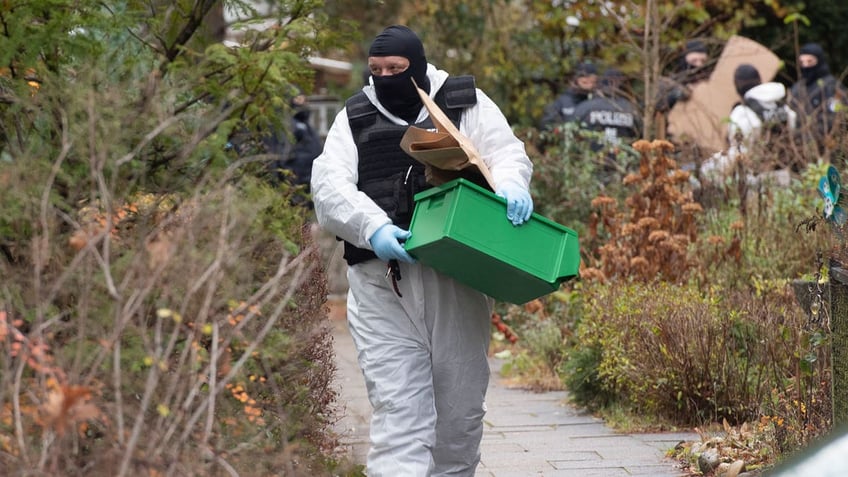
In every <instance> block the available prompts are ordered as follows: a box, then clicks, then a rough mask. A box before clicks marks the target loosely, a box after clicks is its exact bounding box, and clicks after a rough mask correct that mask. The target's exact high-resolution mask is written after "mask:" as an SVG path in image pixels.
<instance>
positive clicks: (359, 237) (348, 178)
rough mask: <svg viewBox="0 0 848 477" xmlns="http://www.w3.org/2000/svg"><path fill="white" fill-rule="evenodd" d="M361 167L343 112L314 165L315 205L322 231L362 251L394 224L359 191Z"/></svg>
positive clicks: (334, 122) (313, 199) (335, 122)
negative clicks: (385, 228) (389, 225)
mask: <svg viewBox="0 0 848 477" xmlns="http://www.w3.org/2000/svg"><path fill="white" fill-rule="evenodd" d="M358 163H359V156H358V152H357V148H356V144H355V143H354V141H353V134H352V132H351V130H350V124H349V123H348V119H347V112H346V110H344V109H342V110H341V111H340V112H339V114H337V115H336V118H335V120H334V121H333V125H332V126H331V127H330V131H329V132H328V133H327V139H326V140H325V142H324V150H323V152H322V153H321V155H320V156H318V157H317V158H316V159H315V161H314V162H313V163H312V181H311V190H312V202H313V203H314V204H315V215H316V217H317V219H318V224H319V225H321V227H323V228H324V229H325V230H327V231H328V232H330V233H333V234H335V235H337V236H338V237H340V238H342V239H344V240H347V241H348V242H350V243H352V244H353V245H355V246H357V247H359V248H364V249H369V250H370V249H372V248H371V244H370V243H369V241H368V239H369V238H371V236H372V235H374V232H376V231H377V229H379V228H380V227H382V226H383V225H385V224H387V223H390V222H391V220H390V219H389V217H388V215H386V212H385V211H383V209H381V208H380V206H378V205H377V204H376V203H375V202H374V201H373V200H371V198H370V197H368V196H367V195H365V194H364V193H362V192H360V191H359V189H358V188H357V187H356V183H357V182H358V180H359V173H358Z"/></svg>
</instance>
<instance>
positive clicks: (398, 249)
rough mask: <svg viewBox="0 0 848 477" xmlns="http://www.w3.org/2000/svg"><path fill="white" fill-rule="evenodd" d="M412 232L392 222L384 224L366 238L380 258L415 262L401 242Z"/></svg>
mask: <svg viewBox="0 0 848 477" xmlns="http://www.w3.org/2000/svg"><path fill="white" fill-rule="evenodd" d="M411 235H412V233H411V232H410V231H408V230H403V229H402V228H400V227H397V226H396V225H392V224H385V225H383V226H382V227H380V228H379V229H377V231H376V232H374V235H372V236H371V238H370V239H368V242H370V243H371V248H373V249H374V253H376V254H377V257H378V258H379V259H380V260H383V261H386V262H388V261H389V260H400V261H401V262H406V263H415V259H414V258H412V256H411V255H409V254H408V253H407V252H406V250H404V248H403V244H401V241H402V240H406V239H408V238H409V237H410V236H411Z"/></svg>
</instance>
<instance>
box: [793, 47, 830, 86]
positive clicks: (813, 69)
mask: <svg viewBox="0 0 848 477" xmlns="http://www.w3.org/2000/svg"><path fill="white" fill-rule="evenodd" d="M798 55H799V56H800V55H813V56H815V57H816V59H817V60H818V62H817V63H816V65H815V66H810V67H808V68H801V77H802V78H804V81H805V82H806V83H807V84H808V85H809V84H812V83H813V82H815V81H816V80H817V79H819V78H824V77H825V76H827V75H829V74H830V67H829V66H828V64H827V61H825V60H824V50H823V49H822V47H821V45H819V44H818V43H807V44H806V45H804V46H802V47H801V49H800V50H798Z"/></svg>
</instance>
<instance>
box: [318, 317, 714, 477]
mask: <svg viewBox="0 0 848 477" xmlns="http://www.w3.org/2000/svg"><path fill="white" fill-rule="evenodd" d="M340 314H341V313H338V312H337V313H336V314H334V315H333V316H331V319H332V322H333V324H334V337H335V351H336V360H337V366H338V379H337V385H338V388H339V392H340V399H339V401H340V402H341V403H345V404H346V413H345V415H344V417H343V419H342V420H341V422H339V426H338V430H339V432H340V433H341V434H342V442H343V444H344V445H345V446H347V447H348V448H349V449H350V453H351V455H352V457H353V459H354V460H355V461H356V462H357V463H365V455H366V453H367V452H368V423H369V420H370V416H371V408H370V405H369V403H368V398H367V395H366V391H365V383H364V380H363V378H362V374H361V373H360V371H359V367H358V365H357V363H356V352H355V350H354V347H353V341H352V340H351V338H350V334H349V333H348V331H347V322H346V321H345V319H344V317H343V316H339V315H340ZM490 364H491V367H492V378H491V380H490V383H489V390H488V394H487V398H486V405H487V407H488V412H487V413H486V417H485V425H486V427H485V431H484V434H483V442H482V460H481V463H480V465H479V466H478V468H477V474H476V477H527V476H546V477H624V476H632V475H640V476H651V477H678V476H682V475H686V474H685V473H684V472H682V471H681V470H679V469H678V468H677V467H676V465H675V463H674V462H672V461H670V460H668V459H666V458H665V457H664V456H665V451H666V450H668V449H670V448H672V447H674V446H675V445H676V444H677V443H678V442H680V441H682V440H687V441H688V440H696V439H698V436H697V434H695V433H662V434H616V433H615V432H614V431H613V430H612V429H610V428H608V427H607V426H606V425H604V423H603V421H602V420H600V419H597V418H595V417H592V416H591V415H589V414H586V413H584V412H581V411H579V410H576V409H575V408H574V407H572V406H570V405H568V404H566V398H567V393H566V392H548V393H533V392H529V391H523V390H518V389H508V388H507V387H505V386H504V385H503V383H502V381H503V380H502V379H501V376H500V374H499V373H498V370H499V369H500V365H501V364H502V363H501V361H500V360H498V359H496V358H491V360H490Z"/></svg>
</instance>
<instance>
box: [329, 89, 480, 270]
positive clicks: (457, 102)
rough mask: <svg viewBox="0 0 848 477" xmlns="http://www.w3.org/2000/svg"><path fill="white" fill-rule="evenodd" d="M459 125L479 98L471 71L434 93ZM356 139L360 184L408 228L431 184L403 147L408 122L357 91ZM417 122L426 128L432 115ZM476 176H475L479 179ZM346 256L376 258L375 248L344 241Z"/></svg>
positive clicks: (352, 110) (351, 118) (350, 111)
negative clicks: (389, 115)
mask: <svg viewBox="0 0 848 477" xmlns="http://www.w3.org/2000/svg"><path fill="white" fill-rule="evenodd" d="M433 100H434V101H435V103H436V104H437V105H438V106H439V107H440V108H441V109H442V111H443V112H444V113H445V115H447V117H448V118H449V119H450V120H451V121H452V122H453V124H454V125H455V126H456V127H457V128H459V122H460V119H461V118H462V112H463V111H464V110H465V109H466V108H468V107H471V106H473V105H475V104H477V93H476V86H475V84H474V77H473V76H451V77H449V78H448V79H447V80H446V81H445V84H444V85H442V87H441V89H439V91H438V92H437V93H436V96H435V97H434V98H433ZM345 109H346V110H347V117H348V122H349V123H350V129H351V131H352V133H353V141H354V142H355V143H356V148H357V150H358V151H359V165H358V172H359V182H357V187H358V188H359V190H361V191H362V192H364V193H365V194H366V195H368V197H370V198H371V199H372V200H374V202H376V203H377V205H379V206H380V208H382V209H383V210H385V211H386V213H387V214H388V216H389V218H390V219H392V223H394V224H395V225H397V226H398V227H400V228H402V229H408V228H409V224H410V222H411V221H412V211H413V207H414V202H413V196H414V195H415V194H417V193H418V192H421V191H422V190H425V189H428V188H430V187H432V186H431V185H429V184H427V183H426V181H425V179H424V165H423V164H421V163H420V162H418V161H416V160H415V159H413V158H412V157H411V156H409V155H408V154H406V153H405V152H403V149H401V147H400V140H401V138H402V137H403V135H404V133H406V130H407V129H408V128H409V126H401V125H398V124H394V123H393V122H391V121H390V120H388V119H387V118H386V117H385V116H383V115H382V114H381V113H380V112H379V111H378V110H377V107H376V106H374V105H373V104H371V101H369V100H368V97H367V96H365V93H363V92H361V91H360V92H359V93H357V94H355V95H354V96H352V97H351V98H350V99H348V100H347V102H346V103H345ZM414 126H416V127H419V128H422V129H428V128H432V127H433V121H432V120H431V119H430V117H429V116H428V117H427V119H425V120H424V121H422V122H420V123H417V124H415V125H414ZM475 182H476V181H475ZM344 245H345V250H344V259H345V260H346V261H347V263H348V265H354V264H356V263H360V262H364V261H366V260H370V259H372V258H377V256H376V255H375V254H374V252H373V251H371V250H367V249H362V248H358V247H356V246H354V245H353V244H351V243H350V242H347V241H345V244H344Z"/></svg>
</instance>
